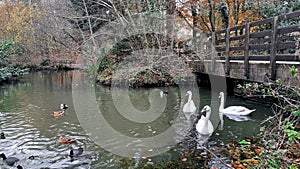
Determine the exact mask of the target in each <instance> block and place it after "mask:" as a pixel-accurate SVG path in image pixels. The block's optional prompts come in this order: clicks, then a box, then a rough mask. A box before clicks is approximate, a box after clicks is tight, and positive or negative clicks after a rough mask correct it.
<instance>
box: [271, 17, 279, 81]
mask: <svg viewBox="0 0 300 169" xmlns="http://www.w3.org/2000/svg"><path fill="white" fill-rule="evenodd" d="M277 28H278V16H275V17H274V18H273V24H272V31H273V32H272V40H271V49H270V65H269V71H270V74H271V77H270V78H271V80H275V79H276V53H277V30H278V29H277Z"/></svg>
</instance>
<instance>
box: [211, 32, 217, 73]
mask: <svg viewBox="0 0 300 169" xmlns="http://www.w3.org/2000/svg"><path fill="white" fill-rule="evenodd" d="M215 47H216V33H215V32H212V33H211V72H215V69H216V67H215V66H216V56H217V54H216V48H215Z"/></svg>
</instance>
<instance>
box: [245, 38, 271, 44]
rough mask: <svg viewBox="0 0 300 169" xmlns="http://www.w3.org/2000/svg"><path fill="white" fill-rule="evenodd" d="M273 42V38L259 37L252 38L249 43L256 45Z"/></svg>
mask: <svg viewBox="0 0 300 169" xmlns="http://www.w3.org/2000/svg"><path fill="white" fill-rule="evenodd" d="M265 43H271V38H258V39H254V40H250V42H249V44H252V45H256V44H265Z"/></svg>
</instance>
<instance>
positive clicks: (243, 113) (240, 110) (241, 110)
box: [219, 92, 255, 116]
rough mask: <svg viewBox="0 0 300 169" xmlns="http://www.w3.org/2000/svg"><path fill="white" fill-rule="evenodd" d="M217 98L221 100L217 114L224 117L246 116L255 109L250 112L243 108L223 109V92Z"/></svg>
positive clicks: (231, 107)
mask: <svg viewBox="0 0 300 169" xmlns="http://www.w3.org/2000/svg"><path fill="white" fill-rule="evenodd" d="M219 98H220V99H221V103H220V107H219V112H220V113H222V114H224V115H227V114H230V115H238V116H247V115H249V114H251V113H252V112H254V111H255V109H253V110H250V109H248V108H246V107H244V106H229V107H226V108H224V93H223V92H220V95H219Z"/></svg>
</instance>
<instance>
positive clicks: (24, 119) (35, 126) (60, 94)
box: [0, 71, 270, 169]
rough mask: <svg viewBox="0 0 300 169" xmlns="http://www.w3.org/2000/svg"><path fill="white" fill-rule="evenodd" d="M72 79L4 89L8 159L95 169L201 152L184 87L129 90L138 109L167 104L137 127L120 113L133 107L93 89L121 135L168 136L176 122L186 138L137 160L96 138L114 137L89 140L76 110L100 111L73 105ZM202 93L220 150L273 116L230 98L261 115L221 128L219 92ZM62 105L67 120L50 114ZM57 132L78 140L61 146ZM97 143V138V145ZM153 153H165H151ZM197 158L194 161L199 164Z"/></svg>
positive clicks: (0, 89) (37, 77)
mask: <svg viewBox="0 0 300 169" xmlns="http://www.w3.org/2000/svg"><path fill="white" fill-rule="evenodd" d="M77 74H79V75H80V72H77ZM72 76H73V72H72V71H68V72H35V73H31V74H29V75H27V76H25V77H24V78H22V79H21V80H20V81H19V82H16V83H14V84H8V85H2V86H0V99H3V100H4V102H3V104H2V105H0V112H1V114H0V131H3V132H4V133H5V135H6V139H0V153H2V152H3V153H5V154H6V155H7V156H14V157H17V158H19V159H20V161H19V163H18V164H20V165H22V166H23V167H24V168H25V169H27V168H28V169H35V168H78V169H80V168H84V169H85V168H93V169H94V168H128V167H129V166H131V167H135V166H138V165H139V164H140V165H141V164H143V165H144V164H147V165H152V164H153V163H154V164H157V163H165V162H168V161H170V160H174V161H176V160H177V161H181V160H182V159H183V158H185V156H186V155H187V153H185V152H193V151H194V150H195V149H197V146H196V147H195V142H194V141H193V139H194V138H193V136H195V134H193V133H195V132H194V128H193V127H194V123H193V121H192V122H188V123H186V122H185V121H186V118H185V117H184V116H180V112H181V111H180V110H181V109H182V107H183V104H184V103H185V102H186V98H184V97H183V96H181V93H180V89H178V88H175V87H174V88H160V89H162V90H168V91H169V93H168V95H167V96H165V98H160V97H159V90H157V89H159V88H156V89H155V90H153V89H145V88H140V89H130V90H129V91H128V95H129V98H130V100H131V104H132V105H133V106H134V107H135V108H136V109H137V110H139V111H147V110H148V109H149V108H150V107H151V105H160V104H161V105H164V107H163V111H162V112H161V114H158V115H157V117H158V118H157V119H156V120H152V121H151V120H150V122H147V123H136V122H133V121H130V120H128V119H127V118H125V117H124V115H122V114H120V113H119V109H124V110H126V111H129V110H130V111H131V109H130V107H131V106H132V105H129V104H128V103H126V102H124V103H120V102H118V100H113V98H112V94H111V92H112V91H111V89H110V88H108V87H102V86H93V85H92V86H93V87H94V89H95V93H94V94H95V101H96V103H97V105H98V107H97V109H99V110H100V111H101V113H102V116H103V117H104V119H105V120H106V121H107V122H108V123H109V125H110V126H111V128H112V129H114V130H115V131H117V132H118V133H120V135H125V136H127V137H133V138H147V137H154V136H156V135H159V134H160V133H164V132H165V131H167V130H168V129H169V128H170V126H172V125H173V124H176V126H175V125H174V126H175V127H174V126H173V127H174V128H175V129H174V131H176V132H175V133H177V134H178V139H179V140H180V139H183V137H184V136H182V135H185V136H186V139H184V140H182V141H181V142H180V143H179V144H178V145H177V146H175V147H174V146H172V144H170V145H169V146H165V147H159V148H158V149H161V152H164V151H165V149H169V151H167V152H165V153H162V154H160V155H157V156H155V157H144V156H143V154H142V153H140V154H139V153H136V154H135V158H123V157H121V156H119V155H115V154H113V153H111V152H109V151H106V150H105V149H104V148H102V146H103V145H99V144H98V143H99V142H98V141H97V137H102V136H103V137H106V135H107V134H110V133H102V134H100V135H99V136H92V137H89V135H91V133H90V131H87V130H86V128H84V127H83V125H82V124H81V122H82V121H81V122H80V120H82V114H80V115H79V114H78V112H76V111H75V110H77V109H75V107H76V106H74V104H77V106H78V105H79V106H81V107H84V108H85V111H86V116H87V120H88V119H92V118H93V117H95V118H96V116H97V115H95V114H94V115H93V114H91V113H92V112H94V111H95V107H89V104H88V103H86V102H89V100H88V99H86V98H85V97H81V98H80V99H81V100H82V102H81V101H79V102H78V98H77V101H76V103H74V98H73V97H75V96H74V89H73V90H72V86H73V87H74V86H75V87H76V85H80V84H74V83H73V84H72ZM79 77H80V76H79ZM119 93H122V91H119ZM199 93H200V100H198V99H194V101H195V102H197V103H199V104H200V108H202V107H203V106H204V105H206V104H211V103H212V110H213V111H212V117H211V121H212V123H213V125H214V127H215V128H216V130H215V133H214V134H213V135H212V136H211V138H210V140H209V142H210V143H211V144H215V146H218V145H217V143H226V142H228V141H239V140H240V139H243V138H244V137H246V136H252V135H254V134H255V133H257V132H258V129H259V124H260V123H261V121H262V120H264V119H266V117H267V116H269V115H270V108H269V106H266V105H260V104H257V103H251V102H247V101H245V100H241V99H239V98H236V97H231V96H228V97H227V98H226V103H225V105H226V106H229V105H244V106H247V107H248V108H251V109H252V108H255V109H256V111H255V112H254V113H253V114H251V116H250V117H251V119H250V120H248V121H242V122H237V121H234V120H230V119H228V118H227V117H225V116H224V127H223V128H224V129H223V130H218V127H217V126H218V122H219V116H218V113H215V112H217V109H218V105H219V102H218V100H213V101H211V100H212V99H211V97H212V96H213V97H216V98H217V96H218V93H212V92H211V91H209V90H206V89H201V88H200V89H199ZM72 96H73V97H72ZM83 96H84V95H83ZM76 97H77V96H76ZM115 99H120V98H115ZM116 102H118V104H120V105H119V109H118V107H116V106H114V104H115V103H116ZM61 103H65V104H67V105H68V106H69V108H68V109H67V110H66V112H65V114H64V115H63V116H62V117H59V118H53V117H52V116H51V113H52V112H53V111H54V110H58V109H59V105H60V104H61ZM196 105H198V104H196ZM156 108H157V109H162V107H159V106H158V107H157V106H156ZM198 109H199V108H198ZM154 110H155V106H154ZM132 111H133V110H132ZM154 116H155V114H154ZM177 116H179V118H178V119H181V120H179V121H180V122H178V119H176V118H175V117H177ZM88 117H92V118H88ZM192 118H194V119H195V118H196V117H194V116H192ZM79 119H80V120H79ZM185 127H191V130H189V132H190V133H181V129H182V128H185ZM95 130H97V125H95ZM182 132H184V131H182ZM58 134H61V135H62V136H65V137H71V138H76V140H77V141H76V143H73V144H61V143H59V142H58ZM187 136H188V137H187ZM175 137H177V136H175ZM93 140H96V142H94V141H93ZM112 142H114V144H113V145H112V146H115V148H116V149H118V146H124V145H123V144H122V142H120V140H112ZM158 142H159V141H158ZM158 142H157V144H158ZM108 144H109V143H108ZM135 145H138V144H133V149H134V146H135ZM78 147H83V148H84V153H83V154H82V155H81V156H80V157H78V158H75V159H74V160H71V159H70V158H69V156H68V153H69V151H70V149H72V148H78ZM129 147H130V146H129ZM150 151H160V150H152V149H149V152H150ZM137 152H138V151H137ZM195 153H197V152H195ZM31 155H34V156H35V159H34V160H29V159H28V157H29V156H31ZM194 156H197V154H194ZM196 160H197V159H195V161H194V162H196V163H197V161H196ZM0 168H4V164H3V162H2V160H0Z"/></svg>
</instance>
